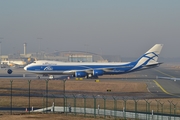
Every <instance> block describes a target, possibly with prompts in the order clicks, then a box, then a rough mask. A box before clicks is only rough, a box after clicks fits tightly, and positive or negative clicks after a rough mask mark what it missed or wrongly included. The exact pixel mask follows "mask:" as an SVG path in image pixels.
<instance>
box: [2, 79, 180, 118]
mask: <svg viewBox="0 0 180 120" xmlns="http://www.w3.org/2000/svg"><path fill="white" fill-rule="evenodd" d="M0 82H1V85H0V89H1V91H0V109H1V113H6V114H14V113H17V112H18V113H29V114H32V113H34V112H43V113H49V112H51V113H64V114H65V115H75V116H76V115H83V116H84V117H88V116H91V117H92V116H93V117H94V118H105V119H128V118H134V119H146V120H151V119H157V120H164V119H166V118H167V119H168V120H171V119H172V120H180V104H178V102H179V100H180V98H178V97H175V98H172V97H171V98H164V97H161V98H158V97H157V98H143V97H135V96H133V97H131V96H118V95H116V96H114V95H111V94H109V93H108V94H106V93H102V94H96V93H91V92H88V93H86V92H83V91H70V90H68V91H66V80H55V81H54V80H53V81H51V80H0Z"/></svg>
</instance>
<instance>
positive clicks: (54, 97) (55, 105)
mask: <svg viewBox="0 0 180 120" xmlns="http://www.w3.org/2000/svg"><path fill="white" fill-rule="evenodd" d="M52 96H53V113H54V111H55V106H56V105H55V95H54V94H52Z"/></svg>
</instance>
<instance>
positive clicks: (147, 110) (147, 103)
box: [145, 99, 152, 120]
mask: <svg viewBox="0 0 180 120" xmlns="http://www.w3.org/2000/svg"><path fill="white" fill-rule="evenodd" d="M145 101H146V120H150V103H151V102H152V101H150V102H149V100H146V99H145ZM147 114H148V118H147Z"/></svg>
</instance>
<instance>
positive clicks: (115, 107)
mask: <svg viewBox="0 0 180 120" xmlns="http://www.w3.org/2000/svg"><path fill="white" fill-rule="evenodd" d="M112 97H113V99H114V118H115V120H116V118H117V99H116V97H114V96H112Z"/></svg>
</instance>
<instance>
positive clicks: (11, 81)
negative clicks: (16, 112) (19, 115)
mask: <svg viewBox="0 0 180 120" xmlns="http://www.w3.org/2000/svg"><path fill="white" fill-rule="evenodd" d="M10 83H11V102H10V105H11V110H10V114H11V115H12V83H13V80H10Z"/></svg>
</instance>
